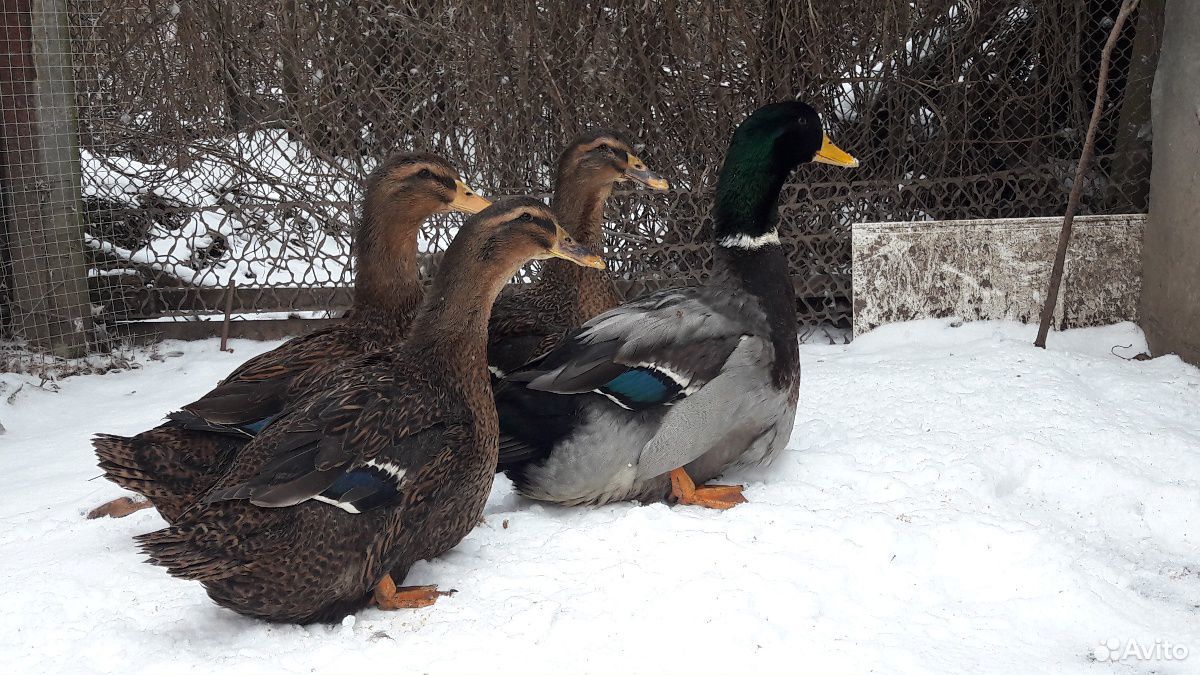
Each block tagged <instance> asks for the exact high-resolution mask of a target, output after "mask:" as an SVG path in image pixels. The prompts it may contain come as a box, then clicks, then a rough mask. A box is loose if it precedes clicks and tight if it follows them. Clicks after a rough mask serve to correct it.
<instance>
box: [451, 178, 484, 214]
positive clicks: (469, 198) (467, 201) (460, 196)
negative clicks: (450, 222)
mask: <svg viewBox="0 0 1200 675" xmlns="http://www.w3.org/2000/svg"><path fill="white" fill-rule="evenodd" d="M454 186H455V190H454V200H453V201H451V202H450V203H449V204H447V205H446V207H445V208H444V209H443V211H460V212H462V213H479V212H480V211H482V210H484V209H486V208H487V207H489V206H491V205H492V203H491V202H490V201H488V200H486V199H484V198H483V197H480V196H479V194H478V193H477V192H475V191H474V190H472V189H471V188H469V187H467V184H466V183H464V182H462V180H456V181H454Z"/></svg>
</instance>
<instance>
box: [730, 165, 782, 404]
mask: <svg viewBox="0 0 1200 675" xmlns="http://www.w3.org/2000/svg"><path fill="white" fill-rule="evenodd" d="M731 159H732V158H731ZM741 159H743V160H745V159H746V158H741ZM770 166H771V165H770V162H769V161H768V160H767V159H765V158H758V159H756V160H755V161H741V162H735V163H733V165H731V163H730V161H728V160H727V161H726V165H725V166H724V167H723V168H722V171H721V177H720V180H719V182H718V184H717V194H716V201H715V204H714V208H713V212H714V221H715V223H714V232H713V234H714V238H715V243H716V247H715V256H714V257H715V261H714V263H715V264H714V273H713V280H714V282H715V283H723V284H729V285H735V286H737V287H740V288H741V289H742V290H743V291H744V292H746V293H749V294H750V295H753V296H755V297H756V298H757V299H758V301H759V306H760V307H761V308H762V310H763V312H764V313H765V314H766V316H767V323H768V326H769V328H770V331H771V342H772V343H773V344H774V346H775V354H776V358H775V364H774V368H773V370H772V376H773V378H774V380H775V384H776V386H780V387H783V386H788V385H791V384H793V382H794V380H795V379H797V378H798V375H799V361H800V353H799V346H798V344H797V330H796V293H795V290H794V288H793V286H792V279H791V272H790V270H789V265H788V259H787V255H786V253H785V252H784V250H783V245H782V244H781V243H780V241H779V231H778V229H777V224H778V220H779V207H778V202H779V193H780V190H781V189H782V188H783V183H784V181H785V180H786V178H787V172H785V171H771V170H769V169H770Z"/></svg>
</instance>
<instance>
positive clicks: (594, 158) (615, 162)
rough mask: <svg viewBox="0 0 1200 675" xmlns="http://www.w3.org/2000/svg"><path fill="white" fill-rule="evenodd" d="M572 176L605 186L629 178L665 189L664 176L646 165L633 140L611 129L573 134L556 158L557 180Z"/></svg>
mask: <svg viewBox="0 0 1200 675" xmlns="http://www.w3.org/2000/svg"><path fill="white" fill-rule="evenodd" d="M570 180H575V181H579V182H581V183H583V184H585V185H587V186H597V187H599V186H607V185H611V184H613V183H621V182H624V181H633V182H635V183H640V184H642V185H644V186H646V187H648V188H650V189H652V190H666V189H667V188H669V187H670V186H671V185H670V183H668V182H667V180H666V179H665V178H663V177H662V176H659V175H658V174H656V173H654V172H653V171H651V170H650V169H649V168H647V166H646V163H645V162H643V161H642V160H641V158H640V157H638V156H637V155H636V154H634V151H633V143H631V142H630V141H629V139H627V138H626V137H625V136H623V135H622V134H619V133H617V132H615V131H612V130H608V129H603V130H596V131H589V132H587V133H584V134H582V135H580V136H577V137H575V139H574V140H573V141H571V143H570V144H569V145H567V149H566V150H563V153H562V155H561V156H560V157H559V159H558V176H557V181H558V183H559V184H562V183H563V182H564V181H570Z"/></svg>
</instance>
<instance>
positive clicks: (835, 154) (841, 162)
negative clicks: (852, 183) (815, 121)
mask: <svg viewBox="0 0 1200 675" xmlns="http://www.w3.org/2000/svg"><path fill="white" fill-rule="evenodd" d="M821 139H822V140H821V149H820V150H818V151H817V154H816V155H814V156H813V158H812V161H814V162H820V163H821V164H832V165H834V166H845V167H849V168H851V169H853V168H854V167H856V166H858V160H857V159H854V158H853V157H851V156H850V153H848V152H846V151H845V150H842V149H841V148H839V147H838V146H836V145H834V144H833V141H831V140H829V137H828V136H822V137H821Z"/></svg>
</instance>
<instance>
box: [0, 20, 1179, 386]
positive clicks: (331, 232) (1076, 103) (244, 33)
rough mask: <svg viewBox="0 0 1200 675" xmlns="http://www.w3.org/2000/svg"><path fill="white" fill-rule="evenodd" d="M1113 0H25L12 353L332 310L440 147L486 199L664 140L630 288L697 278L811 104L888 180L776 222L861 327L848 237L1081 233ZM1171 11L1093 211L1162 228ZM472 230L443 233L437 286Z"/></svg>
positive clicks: (621, 239) (806, 174)
mask: <svg viewBox="0 0 1200 675" xmlns="http://www.w3.org/2000/svg"><path fill="white" fill-rule="evenodd" d="M1116 4H1117V3H1114V2H1088V1H1086V0H997V1H994V2H993V1H989V2H979V1H978V0H919V1H918V2H911V1H910V0H869V1H868V2H860V3H843V2H840V1H837V0H811V1H810V2H806V3H776V2H768V1H767V0H750V1H748V2H742V3H737V7H736V9H730V10H720V9H718V8H717V7H718V5H715V4H713V3H706V2H683V3H678V2H664V1H660V0H650V1H649V2H647V1H646V0H613V1H610V2H605V3H582V4H581V3H543V2H538V1H537V0H506V1H505V2H501V3H489V4H488V5H487V7H486V8H485V7H483V6H482V5H479V6H477V5H476V3H470V2H462V1H461V0H454V1H449V0H419V1H418V2H411V3H400V4H397V3H393V2H387V1H386V0H348V1H346V2H338V3H325V2H318V1H316V0H275V1H268V2H267V3H265V4H264V3H262V2H245V1H244V0H225V1H223V2H217V3H183V2H176V1H172V0H167V1H165V2H150V3H146V2H144V1H143V0H13V1H12V2H9V3H6V4H5V10H4V17H5V22H6V26H8V27H9V30H8V31H7V32H6V34H5V42H4V48H3V53H0V70H2V71H4V72H5V73H6V74H11V77H9V78H8V79H5V80H4V81H3V83H2V85H0V86H3V87H4V89H3V90H2V91H0V94H2V95H3V96H4V105H3V106H2V108H3V114H4V124H3V127H2V128H3V139H4V149H5V152H4V155H3V158H2V159H0V163H2V164H3V181H4V195H5V197H4V204H3V207H4V208H3V221H4V229H3V232H4V236H3V238H2V239H0V252H2V258H0V260H2V262H3V266H2V268H0V350H3V352H2V353H3V354H4V355H5V363H6V365H7V366H9V367H20V368H30V367H34V368H40V369H42V370H43V371H49V372H51V373H53V371H54V369H55V367H57V365H58V364H59V361H58V358H59V357H70V356H78V355H80V354H84V353H92V354H95V353H97V352H110V351H111V350H113V349H114V348H115V347H119V346H120V345H121V344H123V343H124V341H125V340H127V339H128V338H129V337H130V336H132V335H134V334H137V333H139V332H146V330H147V329H145V327H144V326H145V325H146V324H145V323H144V322H146V321H147V320H154V321H157V322H158V323H155V324H153V326H152V327H151V328H150V329H149V330H151V331H153V330H161V328H156V327H161V326H163V325H164V324H163V323H162V322H163V320H165V319H187V320H193V319H199V318H204V317H209V318H211V317H213V316H218V317H219V316H222V313H223V312H224V311H225V309H226V307H227V306H228V307H231V308H232V312H233V313H234V314H237V315H241V316H253V315H254V314H255V313H260V312H273V313H280V312H283V313H285V314H284V315H285V316H286V315H287V313H303V315H304V316H311V315H312V313H313V312H317V311H328V310H335V311H336V310H338V309H340V308H342V307H343V306H344V303H345V300H346V297H347V295H346V289H347V288H348V287H349V286H350V285H351V284H352V282H353V269H352V264H351V260H350V232H351V231H352V228H353V222H354V217H355V204H356V202H357V200H358V198H359V196H360V190H361V185H362V178H363V177H364V176H365V175H366V173H367V172H368V171H369V170H370V169H371V168H372V167H373V166H374V165H375V163H376V162H378V161H379V159H380V158H381V157H383V156H385V155H386V154H388V153H390V152H391V151H393V150H396V149H423V150H431V151H434V152H438V153H441V154H443V155H444V156H446V157H447V158H448V159H450V160H451V161H452V162H454V163H455V164H456V165H457V166H458V167H459V168H460V170H461V171H462V173H463V175H464V177H466V178H467V180H468V181H469V182H471V183H472V184H473V185H474V186H475V187H477V188H478V189H479V190H480V191H481V192H483V193H484V194H491V195H499V194H514V193H534V194H545V193H546V192H547V191H548V190H549V189H550V185H549V180H550V175H551V172H552V167H553V164H554V161H555V157H556V155H557V153H558V152H559V151H560V149H561V148H562V146H563V144H564V143H565V142H566V141H567V139H569V138H570V137H571V136H572V135H574V134H576V133H578V132H580V131H582V130H583V129H585V128H587V127H591V126H607V127H614V128H618V129H622V130H625V131H627V132H628V133H629V134H630V135H632V136H633V137H635V138H637V139H638V140H640V141H641V142H643V143H644V144H645V149H644V151H642V152H641V153H640V154H642V155H643V156H644V158H645V159H646V160H647V162H648V163H649V164H650V165H651V167H652V168H654V169H655V170H657V171H660V172H661V173H663V174H665V175H666V176H667V177H668V178H670V179H671V181H672V184H673V185H674V186H675V188H674V189H673V190H672V191H671V192H669V193H666V194H649V193H646V192H642V191H636V190H635V191H628V192H620V193H618V194H617V195H615V197H614V199H613V203H612V206H611V208H610V209H609V229H608V241H607V245H608V249H609V255H610V258H611V259H612V262H613V264H612V269H613V271H614V274H616V275H617V276H618V277H619V279H620V280H621V283H622V285H623V286H625V287H626V288H627V289H628V290H629V292H631V293H638V292H643V291H645V290H648V289H651V288H655V287H660V286H663V285H667V284H674V283H688V282H693V281H695V280H697V279H699V278H702V277H703V276H704V275H705V274H706V272H707V270H708V269H709V266H710V264H711V260H712V258H711V252H710V250H709V249H708V246H707V244H706V243H705V234H704V233H705V228H706V227H707V218H708V208H709V204H710V195H711V189H712V186H713V181H714V178H715V175H716V173H717V170H718V168H719V166H720V162H721V159H722V156H723V148H724V146H725V143H726V140H727V139H728V137H729V134H730V133H731V131H732V129H733V127H734V125H736V124H737V122H738V121H739V120H740V119H741V118H742V117H743V116H744V115H745V114H746V113H747V112H748V111H749V110H751V109H753V108H754V107H756V106H757V105H759V104H761V103H764V102H766V101H769V100H773V99H779V98H786V97H793V96H800V97H801V98H804V99H805V100H808V101H809V102H811V103H813V104H814V105H815V106H816V107H817V108H818V109H820V110H822V111H823V114H824V119H825V123H826V126H827V127H828V131H829V134H830V136H831V137H833V138H835V139H836V140H837V142H838V144H839V145H841V146H842V147H844V148H846V149H848V150H849V151H851V152H852V153H853V154H854V155H855V156H857V157H858V158H859V159H860V160H861V161H862V167H861V168H860V169H858V170H856V171H853V172H847V171H845V170H841V169H836V168H832V167H823V166H813V167H806V168H804V169H802V170H801V171H799V172H798V173H797V176H796V179H795V181H793V182H792V183H791V184H789V185H788V186H787V187H786V189H785V192H784V196H783V202H782V206H781V213H780V216H781V221H782V222H781V231H782V232H783V239H784V242H785V244H786V245H787V247H788V252H789V255H790V258H791V261H792V264H793V276H794V280H795V286H796V292H797V308H798V310H799V315H800V318H801V320H803V321H807V322H830V323H840V324H843V325H847V324H849V321H850V317H851V303H850V298H851V237H850V233H851V226H852V224H853V223H856V222H866V221H913V220H931V219H938V220H945V219H962V218H1006V217H1031V216H1054V215H1057V214H1060V213H1061V212H1062V209H1063V207H1064V205H1065V203H1066V199H1067V192H1068V190H1069V181H1070V177H1071V175H1072V172H1073V167H1074V163H1075V160H1076V158H1077V156H1078V153H1079V150H1080V146H1081V142H1082V137H1083V129H1084V126H1085V122H1086V120H1087V116H1088V113H1089V110H1090V101H1091V98H1092V94H1091V92H1092V91H1093V90H1094V88H1095V72H1096V68H1097V66H1098V62H1099V53H1100V45H1101V44H1102V43H1103V41H1104V39H1105V37H1106V36H1107V32H1108V28H1109V26H1111V22H1112V17H1113V15H1114V14H1115V11H1116ZM1146 6H1147V7H1150V9H1143V10H1141V15H1139V16H1138V17H1136V18H1135V19H1134V20H1133V21H1130V22H1129V24H1128V26H1127V28H1126V30H1125V32H1124V34H1123V35H1122V36H1121V40H1120V42H1119V44H1118V49H1117V54H1116V58H1115V62H1114V69H1113V77H1112V80H1111V82H1110V87H1109V91H1110V96H1109V101H1108V104H1109V107H1108V114H1106V117H1105V121H1104V124H1103V127H1102V129H1101V130H1100V134H1099V142H1098V145H1097V150H1098V159H1097V167H1096V171H1095V172H1094V174H1093V179H1092V180H1091V181H1090V182H1089V184H1088V185H1087V186H1086V187H1087V189H1086V191H1085V195H1084V204H1083V212H1084V213H1093V214H1112V213H1129V212H1140V211H1144V210H1145V206H1146V194H1147V191H1148V176H1149V138H1148V136H1147V134H1146V133H1145V130H1146V129H1147V128H1148V127H1147V125H1148V121H1149V88H1150V83H1151V76H1152V74H1153V70H1154V65H1155V59H1156V42H1155V40H1156V35H1157V31H1156V30H1155V25H1156V24H1157V23H1158V22H1161V14H1160V13H1159V10H1160V9H1161V8H1159V7H1157V6H1156V5H1154V4H1153V3H1149V4H1147V5H1146ZM457 222H458V221H457V220H455V219H454V218H447V219H444V220H439V221H437V222H434V223H432V224H431V226H430V227H429V228H428V229H427V231H426V232H425V235H424V238H423V241H422V246H421V250H422V253H423V255H424V256H425V260H426V263H427V264H426V269H425V270H424V273H425V274H426V275H428V274H430V273H432V271H433V269H434V268H435V267H436V264H437V261H438V259H439V257H440V252H441V251H442V250H444V248H445V246H446V245H447V243H448V242H449V240H450V238H451V237H452V235H453V233H454V231H455V229H454V228H455V224H456V223H457ZM525 276H526V277H528V276H529V273H528V272H527V273H526V274H525ZM230 293H232V295H229V294H230ZM210 325H211V324H210ZM116 354H117V355H119V350H118V351H117V352H116ZM106 358H107V357H106ZM112 358H118V357H117V356H114V357H112Z"/></svg>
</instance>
